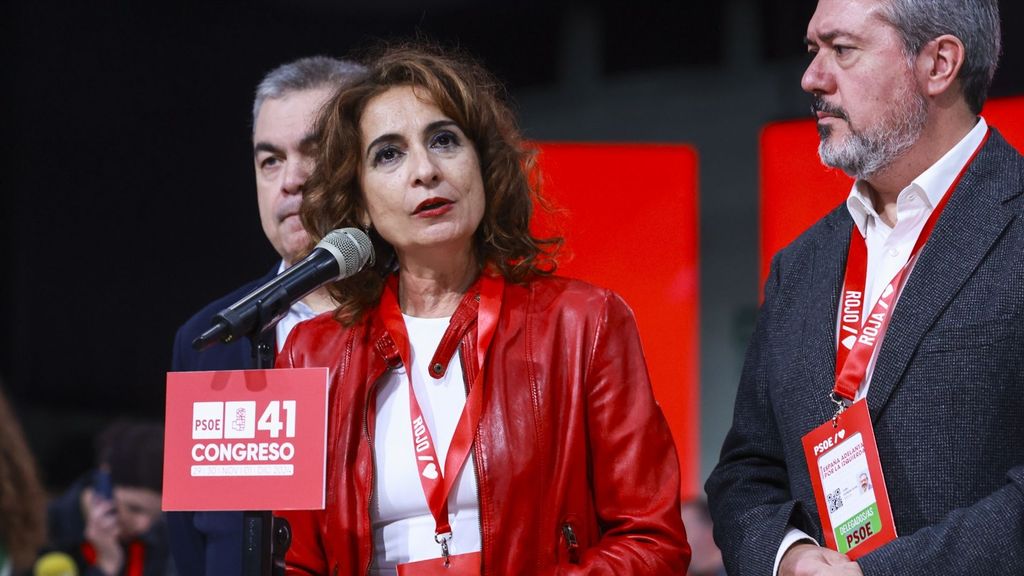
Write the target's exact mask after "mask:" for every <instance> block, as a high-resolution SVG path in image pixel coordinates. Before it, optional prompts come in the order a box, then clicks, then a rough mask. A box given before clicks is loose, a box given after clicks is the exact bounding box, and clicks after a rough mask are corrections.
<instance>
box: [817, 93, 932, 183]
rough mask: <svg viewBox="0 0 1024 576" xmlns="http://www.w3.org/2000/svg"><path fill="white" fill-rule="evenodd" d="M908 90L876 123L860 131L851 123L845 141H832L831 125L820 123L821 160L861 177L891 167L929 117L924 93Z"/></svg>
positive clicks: (918, 134) (827, 164) (917, 136)
mask: <svg viewBox="0 0 1024 576" xmlns="http://www.w3.org/2000/svg"><path fill="white" fill-rule="evenodd" d="M908 92H909V93H906V94H900V95H898V96H897V97H896V98H895V99H894V100H895V104H894V107H893V108H891V109H890V112H889V113H888V114H886V115H885V116H884V117H883V118H881V119H879V120H878V122H876V123H875V125H874V126H871V127H869V128H868V129H866V130H863V131H859V130H855V129H854V127H853V125H852V124H851V125H850V134H849V136H847V137H846V140H845V141H843V142H834V141H831V140H830V137H831V135H832V128H831V127H830V126H824V125H821V124H819V125H818V136H819V137H820V138H821V144H819V146H818V156H819V157H820V158H821V162H822V163H823V164H825V165H826V166H831V167H833V168H838V169H840V170H842V171H843V172H845V173H846V174H847V175H848V176H850V177H851V178H856V179H858V180H864V179H867V178H870V177H871V176H873V175H875V174H877V173H878V172H879V171H881V170H883V169H885V168H887V167H889V166H890V165H891V164H892V163H893V162H895V161H896V159H898V158H899V157H900V156H902V155H903V153H904V152H906V151H907V150H908V149H909V148H910V147H911V146H913V145H914V144H915V143H916V142H917V140H918V138H920V137H921V132H922V131H923V130H924V125H925V123H926V122H927V120H928V103H927V102H926V101H925V99H924V97H923V96H921V95H920V94H918V93H917V92H914V91H908ZM847 122H849V120H847Z"/></svg>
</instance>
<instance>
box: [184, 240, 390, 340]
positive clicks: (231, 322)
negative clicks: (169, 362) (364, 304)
mask: <svg viewBox="0 0 1024 576" xmlns="http://www.w3.org/2000/svg"><path fill="white" fill-rule="evenodd" d="M367 263H370V264H373V244H371V243H370V238H369V236H367V235H366V234H365V233H364V232H363V231H362V230H359V229H358V228H339V229H337V230H333V231H331V233H329V234H328V235H327V236H325V237H324V239H323V240H321V241H320V242H319V243H318V244H317V245H316V247H315V248H314V249H313V251H312V252H310V253H309V256H306V257H305V258H303V259H302V260H301V261H299V262H298V263H296V264H294V265H293V266H292V267H290V268H288V269H287V270H285V271H284V272H282V273H280V274H278V275H277V276H275V277H274V279H273V280H271V281H270V282H267V283H266V284H264V285H263V286H260V287H259V288H257V289H255V290H253V291H252V292H250V293H249V294H247V295H246V296H245V297H243V298H242V299H241V300H239V301H238V302H235V303H234V304H232V305H231V306H228V307H227V308H225V309H223V310H221V311H220V312H218V313H217V314H215V315H214V316H213V326H212V327H211V328H210V329H209V330H207V331H206V332H203V333H202V335H200V336H199V337H198V338H196V339H195V340H193V341H192V348H195V349H196V350H205V349H207V348H209V347H210V346H213V345H214V344H216V343H217V342H231V341H233V340H234V339H236V338H238V337H239V336H246V335H249V334H251V333H253V332H254V331H255V332H256V333H262V332H263V331H264V330H266V329H268V328H269V327H271V326H273V325H274V324H275V323H276V322H277V321H278V320H280V319H281V318H283V317H284V316H285V314H287V313H288V309H289V308H291V305H292V304H294V303H295V302H298V301H299V300H301V299H302V298H303V297H305V296H306V295H307V294H309V293H310V292H312V291H314V290H316V289H317V288H319V287H321V286H323V285H324V284H326V283H328V282H330V281H332V280H341V279H342V278H348V277H349V276H352V275H353V274H355V273H356V272H359V270H361V269H362V268H363V266H365V265H366V264H367Z"/></svg>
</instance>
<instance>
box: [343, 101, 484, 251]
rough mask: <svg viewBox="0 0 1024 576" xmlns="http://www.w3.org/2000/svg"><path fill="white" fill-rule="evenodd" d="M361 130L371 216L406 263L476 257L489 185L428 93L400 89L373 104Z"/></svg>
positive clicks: (363, 176) (458, 132) (466, 141)
mask: <svg viewBox="0 0 1024 576" xmlns="http://www.w3.org/2000/svg"><path fill="white" fill-rule="evenodd" d="M359 130H360V134H361V140H362V141H361V147H360V153H361V154H362V155H363V156H362V160H361V162H360V165H361V166H362V168H361V171H360V175H359V179H360V185H361V187H362V191H363V196H364V199H365V201H366V209H367V216H368V217H369V221H370V223H371V224H372V225H373V227H374V228H376V230H377V232H378V233H379V234H380V235H381V237H382V238H384V239H385V240H387V241H388V243H390V244H391V245H392V246H394V247H395V250H396V251H397V253H398V257H399V260H401V261H402V262H403V263H405V264H408V263H409V262H410V260H416V259H423V261H424V262H428V261H430V260H431V259H433V258H436V257H438V256H442V257H443V256H451V255H455V254H458V253H459V252H465V251H468V250H470V249H471V247H472V242H473V234H474V232H476V229H477V226H479V224H480V220H481V219H482V218H483V214H484V205H485V200H484V184H483V178H482V177H481V175H480V160H479V158H477V154H476V148H475V147H474V146H473V143H472V142H470V141H469V139H468V138H467V137H466V135H465V134H464V133H463V132H462V129H461V128H459V127H458V126H457V125H456V124H455V122H454V121H453V120H452V119H451V118H449V117H447V116H445V115H444V113H442V112H441V110H440V109H439V108H438V107H437V106H436V105H435V104H434V102H433V101H432V100H430V99H429V97H428V96H427V95H426V93H425V92H424V91H423V90H417V89H414V88H413V87H411V86H398V87H395V88H391V89H390V90H388V91H386V92H384V93H382V94H379V95H377V96H375V97H374V98H372V99H371V100H370V101H369V102H368V103H367V106H366V109H365V110H364V112H363V116H362V118H361V119H360V121H359Z"/></svg>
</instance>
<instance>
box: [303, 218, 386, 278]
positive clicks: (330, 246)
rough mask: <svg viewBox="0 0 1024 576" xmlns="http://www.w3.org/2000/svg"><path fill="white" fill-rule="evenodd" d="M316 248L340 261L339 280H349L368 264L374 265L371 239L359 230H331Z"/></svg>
mask: <svg viewBox="0 0 1024 576" xmlns="http://www.w3.org/2000/svg"><path fill="white" fill-rule="evenodd" d="M316 247H317V248H323V249H324V250H327V251H328V252H330V253H331V254H333V255H334V259H335V260H337V261H338V270H339V272H338V279H341V278H348V277H349V276H351V275H353V274H355V273H356V272H359V271H360V270H362V268H363V266H366V264H367V263H369V264H371V265H372V264H373V243H372V242H370V237H369V236H367V235H366V233H365V232H363V231H362V230H360V229H358V228H338V229H337V230H331V232H330V233H328V234H327V236H324V239H323V240H321V241H320V242H318V243H317V245H316Z"/></svg>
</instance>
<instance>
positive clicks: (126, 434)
mask: <svg viewBox="0 0 1024 576" xmlns="http://www.w3.org/2000/svg"><path fill="white" fill-rule="evenodd" d="M163 449H164V434H163V426H162V425H161V424H157V423H148V422H130V421H117V422H114V423H113V424H111V425H110V426H108V427H107V428H106V429H105V430H104V431H103V432H102V433H101V434H100V436H99V437H98V439H97V454H98V461H97V466H96V468H95V469H94V470H92V471H90V472H89V473H88V474H86V475H85V476H84V477H82V478H80V479H79V480H78V481H76V482H75V483H74V484H73V485H72V486H71V487H70V488H69V489H68V490H67V491H66V492H65V493H64V494H63V495H61V496H59V497H58V498H56V499H54V500H53V501H52V502H50V504H49V507H48V509H47V526H48V530H49V543H48V545H47V547H46V549H47V550H48V551H59V552H63V553H65V554H68V555H70V556H71V557H72V558H73V559H74V561H75V564H76V565H77V568H78V573H79V574H82V575H87V576H168V575H171V574H174V573H175V571H174V570H173V569H172V564H171V561H170V554H169V552H168V549H167V534H166V528H165V526H164V523H163V513H162V512H161V510H160V497H161V493H162V490H163Z"/></svg>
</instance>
